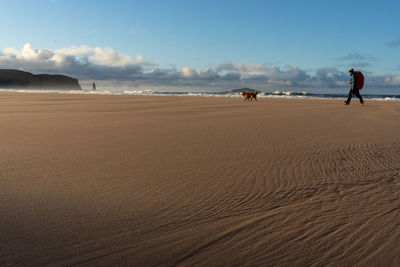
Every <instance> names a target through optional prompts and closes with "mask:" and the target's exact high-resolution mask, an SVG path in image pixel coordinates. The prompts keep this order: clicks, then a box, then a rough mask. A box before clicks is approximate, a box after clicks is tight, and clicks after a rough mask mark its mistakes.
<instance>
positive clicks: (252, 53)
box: [0, 0, 400, 93]
mask: <svg viewBox="0 0 400 267" xmlns="http://www.w3.org/2000/svg"><path fill="white" fill-rule="evenodd" d="M1 5H2V8H1V10H0V12H1V16H2V23H1V24H0V32H1V33H2V37H1V39H0V40H1V42H0V68H19V69H24V70H27V71H31V72H50V73H60V72H62V73H65V74H69V75H72V76H75V77H78V78H79V79H80V80H83V81H85V80H87V81H89V80H100V81H101V80H104V81H105V82H104V84H107V85H110V84H122V86H132V87H141V88H146V87H150V88H163V87H165V88H168V87H180V88H187V89H188V90H190V88H194V89H196V90H197V89H204V88H210V89H213V90H218V89H226V88H231V87H234V88H236V87H240V86H253V87H257V88H265V89H268V90H272V89H274V88H276V89H278V90H284V89H291V90H293V89H297V88H299V89H304V88H311V89H312V90H314V91H324V90H329V91H335V90H343V87H344V86H345V85H346V82H347V80H346V79H347V70H348V69H349V68H350V67H355V68H357V69H360V70H362V71H363V72H364V73H366V74H367V77H368V79H369V81H370V82H369V85H370V88H371V91H377V90H386V91H390V92H396V90H398V88H400V30H399V29H400V20H399V19H398V14H400V3H399V2H398V1H385V2H381V1H355V0H353V1H317V0H314V1H311V0H309V1H307V0H303V1H295V0H292V1H288V0H281V1H251V0H247V1H234V0H231V1H222V0H221V1H218V0H214V1H208V0H202V1H189V0H186V1H173V0H170V1H167V0H164V1H151V0H148V1H118V0H114V1H89V0H88V1H75V0H35V1H32V0H29V1H28V0H2V3H1ZM27 44H28V46H27ZM24 49H25V50H24ZM24 51H25V52H24ZM35 53H36V54H35ZM34 54H35V55H34ZM104 72H106V73H104ZM236 85H237V86H236ZM399 93H400V91H399Z"/></svg>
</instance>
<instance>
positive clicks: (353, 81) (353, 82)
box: [350, 73, 356, 90]
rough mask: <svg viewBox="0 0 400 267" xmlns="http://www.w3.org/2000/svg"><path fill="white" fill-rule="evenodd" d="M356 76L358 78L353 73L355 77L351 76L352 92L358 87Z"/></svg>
mask: <svg viewBox="0 0 400 267" xmlns="http://www.w3.org/2000/svg"><path fill="white" fill-rule="evenodd" d="M355 76H356V74H355V73H353V75H351V78H350V84H351V90H353V89H354V88H355V85H356V79H355Z"/></svg>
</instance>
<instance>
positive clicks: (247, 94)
mask: <svg viewBox="0 0 400 267" xmlns="http://www.w3.org/2000/svg"><path fill="white" fill-rule="evenodd" d="M242 96H243V97H244V101H246V100H249V101H253V99H254V100H255V101H257V91H254V92H242Z"/></svg>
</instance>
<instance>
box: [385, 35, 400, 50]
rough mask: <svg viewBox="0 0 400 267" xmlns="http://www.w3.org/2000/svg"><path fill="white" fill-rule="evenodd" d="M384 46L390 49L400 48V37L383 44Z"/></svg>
mask: <svg viewBox="0 0 400 267" xmlns="http://www.w3.org/2000/svg"><path fill="white" fill-rule="evenodd" d="M385 45H386V46H388V47H392V48H396V47H400V37H397V39H395V40H392V41H390V42H387V43H385Z"/></svg>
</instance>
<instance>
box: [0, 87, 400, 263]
mask: <svg viewBox="0 0 400 267" xmlns="http://www.w3.org/2000/svg"><path fill="white" fill-rule="evenodd" d="M0 127H1V128H0V129H1V130H0V148H1V153H0V164H1V168H0V210H1V220H0V265H28V266H30V265H35V266H43V265H74V264H85V265H94V266H98V265H104V266H106V265H108V266H109V265H130V266H149V265H150V266H151V265H163V266H165V265H166V266H168V265H186V266H192V265H212V266H215V265H258V266H260V265H274V266H276V265H291V266H293V265H329V264H332V265H345V266H349V265H354V264H358V265H367V266H368V265H380V266H388V265H389V266H399V265H400V246H399V244H400V103H396V102H374V101H367V102H366V105H365V106H364V107H360V106H359V104H358V101H357V100H353V101H352V103H351V105H350V106H344V105H343V104H342V101H334V100H284V99H282V100H278V99H260V100H259V101H258V102H243V101H242V100H241V99H238V98H232V99H231V98H203V97H172V96H171V97H161V96H160V97H158V96H101V95H56V94H22V93H20V94H17V93H2V94H0Z"/></svg>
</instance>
